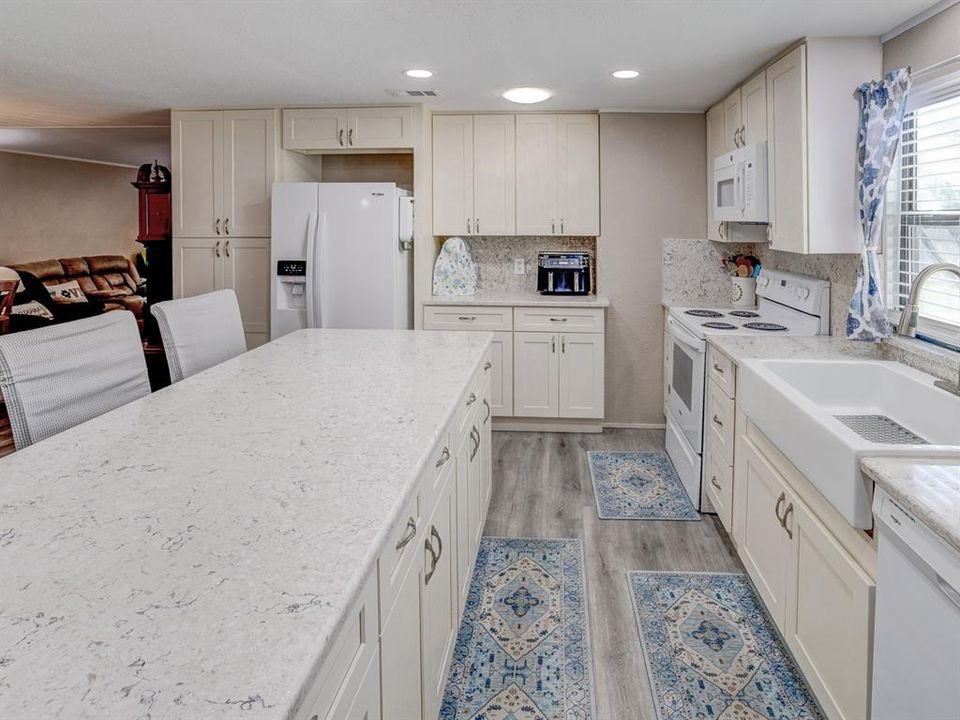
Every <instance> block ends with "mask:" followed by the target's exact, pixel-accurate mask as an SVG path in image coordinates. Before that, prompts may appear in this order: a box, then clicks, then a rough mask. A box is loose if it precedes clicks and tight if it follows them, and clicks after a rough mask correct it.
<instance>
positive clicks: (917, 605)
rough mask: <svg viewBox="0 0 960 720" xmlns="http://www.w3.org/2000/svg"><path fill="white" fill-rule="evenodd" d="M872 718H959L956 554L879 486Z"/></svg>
mask: <svg viewBox="0 0 960 720" xmlns="http://www.w3.org/2000/svg"><path fill="white" fill-rule="evenodd" d="M873 512H874V517H875V518H876V520H877V523H876V527H877V529H878V531H879V537H878V540H877V542H878V558H877V604H876V621H875V625H874V646H873V716H872V717H873V720H960V552H957V550H955V549H954V548H953V547H951V546H950V545H948V544H947V543H946V542H944V541H943V539H942V538H940V537H939V536H937V535H936V534H935V533H933V532H932V531H931V530H930V529H929V528H927V527H926V526H925V525H924V524H923V523H921V522H919V521H918V520H917V519H916V518H914V517H913V516H912V515H911V514H910V513H908V512H906V511H905V510H904V509H903V508H902V507H900V506H899V505H898V504H897V503H896V501H894V500H893V499H892V498H891V497H890V496H889V495H888V494H887V493H886V492H884V491H883V490H882V489H881V488H879V487H878V488H877V489H876V494H875V495H874V500H873Z"/></svg>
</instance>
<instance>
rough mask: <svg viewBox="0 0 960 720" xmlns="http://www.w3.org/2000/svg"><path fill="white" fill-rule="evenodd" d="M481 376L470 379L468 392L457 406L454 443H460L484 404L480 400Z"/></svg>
mask: <svg viewBox="0 0 960 720" xmlns="http://www.w3.org/2000/svg"><path fill="white" fill-rule="evenodd" d="M479 380H480V378H479V376H474V377H473V379H471V381H470V386H469V389H468V390H467V392H466V393H465V394H464V395H463V397H462V398H460V404H459V405H458V406H457V414H456V418H457V420H456V431H457V432H456V437H455V438H452V441H453V444H454V445H458V444H459V442H460V439H461V438H463V437H464V436H465V435H466V434H467V433H468V432H470V428H471V427H472V423H473V419H474V417H476V410H477V407H479V406H480V405H482V403H481V402H480V382H479Z"/></svg>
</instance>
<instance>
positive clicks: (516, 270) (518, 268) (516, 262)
mask: <svg viewBox="0 0 960 720" xmlns="http://www.w3.org/2000/svg"><path fill="white" fill-rule="evenodd" d="M526 272H527V268H526V265H524V262H523V258H514V259H513V274H514V275H525V274H526Z"/></svg>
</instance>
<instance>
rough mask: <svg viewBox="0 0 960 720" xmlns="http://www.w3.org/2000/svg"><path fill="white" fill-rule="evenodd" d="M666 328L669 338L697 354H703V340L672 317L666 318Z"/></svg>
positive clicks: (704, 347)
mask: <svg viewBox="0 0 960 720" xmlns="http://www.w3.org/2000/svg"><path fill="white" fill-rule="evenodd" d="M667 328H668V329H669V331H670V337H672V338H673V339H674V340H677V341H678V342H681V343H683V344H684V345H686V346H687V347H690V348H692V349H694V350H695V351H696V352H697V353H703V352H704V350H705V349H706V344H707V343H706V341H705V340H701V339H700V338H698V337H697V336H696V335H694V334H693V333H692V332H690V331H689V330H687V329H686V328H685V327H683V326H682V325H681V324H680V323H678V322H677V321H676V320H674V319H673V318H672V317H667Z"/></svg>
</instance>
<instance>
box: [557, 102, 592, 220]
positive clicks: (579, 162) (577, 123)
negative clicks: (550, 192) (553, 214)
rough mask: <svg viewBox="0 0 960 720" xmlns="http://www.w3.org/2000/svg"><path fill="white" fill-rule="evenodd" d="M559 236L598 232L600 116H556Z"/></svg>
mask: <svg viewBox="0 0 960 720" xmlns="http://www.w3.org/2000/svg"><path fill="white" fill-rule="evenodd" d="M557 117H558V120H557V132H558V135H559V145H558V153H557V164H558V170H559V178H558V193H559V201H558V202H559V208H558V212H559V214H560V218H559V221H560V227H559V228H558V230H559V231H560V234H561V235H591V236H596V235H599V234H600V119H599V116H597V115H558V116H557Z"/></svg>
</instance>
